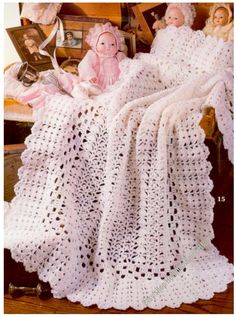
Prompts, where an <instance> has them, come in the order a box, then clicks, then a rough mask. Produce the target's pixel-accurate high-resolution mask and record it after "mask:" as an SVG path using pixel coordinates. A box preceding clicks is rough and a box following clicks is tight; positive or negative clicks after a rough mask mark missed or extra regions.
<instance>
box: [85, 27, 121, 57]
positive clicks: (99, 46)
mask: <svg viewBox="0 0 236 318" xmlns="http://www.w3.org/2000/svg"><path fill="white" fill-rule="evenodd" d="M86 42H87V43H88V44H89V45H90V46H91V48H92V49H93V50H94V51H95V52H96V53H97V54H98V55H99V56H114V55H115V54H116V52H117V51H118V50H120V48H121V43H122V36H121V35H120V32H119V30H118V28H117V27H113V26H112V25H111V23H110V22H107V23H106V24H103V25H95V26H94V27H93V28H91V29H89V34H88V36H87V38H86Z"/></svg>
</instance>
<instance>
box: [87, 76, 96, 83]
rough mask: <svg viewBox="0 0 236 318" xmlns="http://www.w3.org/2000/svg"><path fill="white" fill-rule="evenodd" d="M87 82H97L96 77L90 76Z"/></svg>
mask: <svg viewBox="0 0 236 318" xmlns="http://www.w3.org/2000/svg"><path fill="white" fill-rule="evenodd" d="M89 82H90V83H91V84H97V78H96V77H93V78H90V80H89Z"/></svg>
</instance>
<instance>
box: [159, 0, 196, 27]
mask: <svg viewBox="0 0 236 318" xmlns="http://www.w3.org/2000/svg"><path fill="white" fill-rule="evenodd" d="M172 8H178V9H179V10H180V11H181V12H182V14H183V16H184V25H187V26H190V27H191V26H192V25H193V21H194V18H195V17H196V11H195V8H194V6H193V5H191V3H170V4H168V7H167V9H166V13H165V17H166V15H167V14H168V12H169V10H170V9H172Z"/></svg>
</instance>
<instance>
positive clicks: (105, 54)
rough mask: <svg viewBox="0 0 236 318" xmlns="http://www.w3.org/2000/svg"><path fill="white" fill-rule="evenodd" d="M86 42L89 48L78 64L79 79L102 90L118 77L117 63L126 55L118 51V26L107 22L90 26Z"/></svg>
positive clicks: (119, 45)
mask: <svg viewBox="0 0 236 318" xmlns="http://www.w3.org/2000/svg"><path fill="white" fill-rule="evenodd" d="M86 42H87V43H88V44H89V45H90V47H91V49H90V50H88V52H87V53H86V55H85V57H84V58H83V60H82V61H81V62H80V64H79V65H78V70H79V77H80V80H81V81H82V82H87V83H90V84H92V85H96V86H98V87H99V88H100V89H102V90H103V89H105V88H106V87H107V86H109V85H112V84H114V83H115V82H116V81H117V80H118V79H119V74H120V69H119V63H120V61H121V60H123V59H124V58H125V57H126V56H125V54H124V53H123V52H119V50H120V49H121V43H122V37H121V35H120V33H119V30H118V28H117V27H113V26H112V25H111V23H110V22H108V23H106V24H104V25H96V26H95V27H93V28H91V29H90V30H89V34H88V36H87V38H86Z"/></svg>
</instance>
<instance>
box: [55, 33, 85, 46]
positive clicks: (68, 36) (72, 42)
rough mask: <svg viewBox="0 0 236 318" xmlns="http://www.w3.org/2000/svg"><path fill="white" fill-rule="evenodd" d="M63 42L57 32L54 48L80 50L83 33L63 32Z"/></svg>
mask: <svg viewBox="0 0 236 318" xmlns="http://www.w3.org/2000/svg"><path fill="white" fill-rule="evenodd" d="M64 37H65V39H64V41H63V40H62V39H61V36H60V32H59V31H57V37H56V47H69V48H71V49H82V43H83V31H82V30H80V31H77V30H65V31H64Z"/></svg>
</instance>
